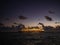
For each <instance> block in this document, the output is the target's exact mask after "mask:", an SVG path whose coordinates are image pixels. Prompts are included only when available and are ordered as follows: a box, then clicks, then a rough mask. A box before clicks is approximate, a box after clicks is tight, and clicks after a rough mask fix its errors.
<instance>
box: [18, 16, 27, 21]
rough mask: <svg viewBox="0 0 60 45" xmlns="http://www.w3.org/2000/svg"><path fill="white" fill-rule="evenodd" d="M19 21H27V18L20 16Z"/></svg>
mask: <svg viewBox="0 0 60 45" xmlns="http://www.w3.org/2000/svg"><path fill="white" fill-rule="evenodd" d="M19 19H21V20H25V19H27V17H25V16H19Z"/></svg>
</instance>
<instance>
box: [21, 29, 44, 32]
mask: <svg viewBox="0 0 60 45" xmlns="http://www.w3.org/2000/svg"><path fill="white" fill-rule="evenodd" d="M22 31H23V32H41V31H44V29H43V28H23V29H22Z"/></svg>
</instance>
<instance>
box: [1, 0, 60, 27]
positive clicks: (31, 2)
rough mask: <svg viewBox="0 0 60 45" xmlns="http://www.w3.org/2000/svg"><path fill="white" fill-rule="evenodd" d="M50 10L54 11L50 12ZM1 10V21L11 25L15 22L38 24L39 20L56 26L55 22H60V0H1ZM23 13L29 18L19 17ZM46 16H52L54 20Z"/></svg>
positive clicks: (29, 24)
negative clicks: (47, 18) (49, 19)
mask: <svg viewBox="0 0 60 45" xmlns="http://www.w3.org/2000/svg"><path fill="white" fill-rule="evenodd" d="M50 10H53V11H54V13H53V14H51V13H49V11H50ZM1 12H2V13H1V14H0V22H1V23H3V24H5V25H6V26H11V25H12V24H13V23H14V22H16V23H22V24H24V25H26V26H37V25H38V23H39V22H41V23H43V24H44V25H52V26H55V25H56V24H55V22H57V21H58V22H60V2H59V1H58V0H56V1H55V0H54V1H53V0H20V1H17V0H10V1H9V0H4V1H2V2H1ZM21 15H22V16H25V17H27V19H25V20H21V19H19V16H21ZM44 16H49V17H51V18H52V19H53V21H47V20H46V19H45V17H44ZM6 18H9V20H6ZM58 25H60V23H59V24H58Z"/></svg>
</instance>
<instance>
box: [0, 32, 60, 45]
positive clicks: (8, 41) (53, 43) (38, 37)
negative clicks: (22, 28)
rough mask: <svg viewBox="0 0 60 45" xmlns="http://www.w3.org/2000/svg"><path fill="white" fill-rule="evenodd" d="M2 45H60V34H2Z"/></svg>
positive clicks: (0, 34)
mask: <svg viewBox="0 0 60 45" xmlns="http://www.w3.org/2000/svg"><path fill="white" fill-rule="evenodd" d="M0 45H60V32H1V33H0Z"/></svg>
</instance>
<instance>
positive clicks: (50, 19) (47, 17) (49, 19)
mask: <svg viewBox="0 0 60 45" xmlns="http://www.w3.org/2000/svg"><path fill="white" fill-rule="evenodd" d="M45 19H46V20H47V21H53V19H52V18H51V17H49V16H45Z"/></svg>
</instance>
